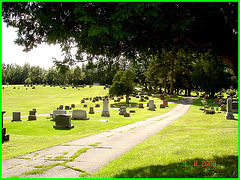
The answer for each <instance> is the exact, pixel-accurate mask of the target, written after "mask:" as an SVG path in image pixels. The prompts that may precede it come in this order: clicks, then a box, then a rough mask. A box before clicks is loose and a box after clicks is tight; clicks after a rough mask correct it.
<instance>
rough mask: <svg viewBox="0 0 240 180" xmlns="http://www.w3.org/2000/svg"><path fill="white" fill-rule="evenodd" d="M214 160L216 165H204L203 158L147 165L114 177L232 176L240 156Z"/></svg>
mask: <svg viewBox="0 0 240 180" xmlns="http://www.w3.org/2000/svg"><path fill="white" fill-rule="evenodd" d="M213 160H215V161H216V166H215V167H213V166H212V167H209V166H208V167H202V163H204V162H203V159H186V167H184V166H183V162H179V163H174V164H169V165H167V166H161V165H157V166H147V167H143V168H139V169H133V170H125V171H123V172H122V173H121V174H117V175H115V176H114V178H126V177H128V178H140V177H141V178H211V177H214V178H215V177H219V178H226V177H229V178H230V177H231V176H232V174H233V172H234V170H235V168H236V165H237V161H238V156H224V157H215V158H214V159H212V160H211V161H213ZM194 161H197V162H198V165H197V166H194ZM204 161H207V160H204ZM208 161H210V160H208Z"/></svg>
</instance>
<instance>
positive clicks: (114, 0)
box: [0, 0, 240, 180]
mask: <svg viewBox="0 0 240 180" xmlns="http://www.w3.org/2000/svg"><path fill="white" fill-rule="evenodd" d="M0 1H1V3H0V9H1V12H0V14H1V17H2V2H30V1H27V0H0ZM40 1H42V2H116V3H117V2H139V3H141V2H239V1H240V0H230V1H227V0H217V1H214V0H172V1H171V0H161V1H159V0H148V1H146V0H143V1H141V0H69V1H67V0H57V1H54V0H40ZM31 2H38V1H37V0H33V1H31ZM239 10H240V7H239V3H238V12H239ZM238 19H240V15H239V13H238ZM0 27H1V36H0V40H1V46H0V47H1V51H0V52H1V64H2V46H3V45H2V21H1V23H0ZM239 27H240V25H239V23H238V30H239ZM239 38H240V36H239V33H238V39H239ZM239 49H240V47H239V42H238V52H239ZM239 59H240V55H239V53H238V64H239ZM238 67H239V66H238ZM0 72H1V74H2V69H1V70H0ZM239 73H240V70H239V68H238V79H239V76H240V75H239ZM0 79H1V85H0V88H1V89H2V76H1V77H0ZM239 88H240V85H239V83H238V89H239ZM1 100H2V91H1ZM1 109H2V103H1ZM239 109H240V108H239ZM1 116H2V115H1ZM238 124H239V123H238ZM238 139H239V134H238ZM238 144H239V142H238ZM0 149H1V150H2V147H1V148H0ZM238 154H239V152H238ZM1 159H2V155H1ZM239 162H240V161H239V159H238V163H239ZM1 167H2V165H1ZM0 174H1V177H2V171H1V173H0ZM4 179H5V178H4ZM8 179H16V178H8ZM20 179H22V178H20ZM28 179H36V178H28ZM37 179H39V180H41V179H42V180H44V179H52V180H56V178H37ZM63 179H69V180H73V179H78V178H63ZM84 179H89V180H91V179H93V180H96V179H103V178H84ZM108 179H109V180H111V179H124V180H128V179H133V178H108ZM134 179H135V178H134ZM137 179H138V180H145V179H150V178H137ZM151 179H152V178H151ZM154 179H161V180H162V179H171V178H154ZM174 179H182V178H174ZM186 179H196V178H186ZM197 179H204V180H206V179H209V180H210V179H212V178H197ZM216 179H230V178H216Z"/></svg>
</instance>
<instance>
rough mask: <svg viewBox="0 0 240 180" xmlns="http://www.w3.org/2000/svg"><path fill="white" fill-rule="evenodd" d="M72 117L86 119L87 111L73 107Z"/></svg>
mask: <svg viewBox="0 0 240 180" xmlns="http://www.w3.org/2000/svg"><path fill="white" fill-rule="evenodd" d="M72 119H74V120H88V119H89V118H88V117H87V112H86V110H83V109H75V110H73V111H72Z"/></svg>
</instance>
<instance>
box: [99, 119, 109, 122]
mask: <svg viewBox="0 0 240 180" xmlns="http://www.w3.org/2000/svg"><path fill="white" fill-rule="evenodd" d="M98 122H108V120H107V119H99V120H98Z"/></svg>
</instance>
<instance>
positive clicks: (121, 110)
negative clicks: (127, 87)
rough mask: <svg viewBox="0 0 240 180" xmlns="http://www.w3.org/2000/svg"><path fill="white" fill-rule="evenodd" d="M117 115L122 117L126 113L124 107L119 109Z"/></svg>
mask: <svg viewBox="0 0 240 180" xmlns="http://www.w3.org/2000/svg"><path fill="white" fill-rule="evenodd" d="M119 111H120V112H119V115H124V113H126V106H121V107H120V108H119Z"/></svg>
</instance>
